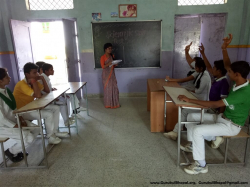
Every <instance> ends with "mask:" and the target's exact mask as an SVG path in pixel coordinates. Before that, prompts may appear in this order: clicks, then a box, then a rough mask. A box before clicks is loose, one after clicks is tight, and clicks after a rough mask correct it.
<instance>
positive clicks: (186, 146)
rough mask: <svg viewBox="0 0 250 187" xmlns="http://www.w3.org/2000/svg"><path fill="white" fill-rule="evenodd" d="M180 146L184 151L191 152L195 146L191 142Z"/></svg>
mask: <svg viewBox="0 0 250 187" xmlns="http://www.w3.org/2000/svg"><path fill="white" fill-rule="evenodd" d="M180 148H181V150H182V151H185V152H189V153H192V152H193V146H192V144H191V143H188V144H187V145H185V146H182V145H180Z"/></svg>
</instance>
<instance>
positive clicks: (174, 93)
mask: <svg viewBox="0 0 250 187" xmlns="http://www.w3.org/2000/svg"><path fill="white" fill-rule="evenodd" d="M163 88H164V90H165V97H166V96H167V94H168V95H169V96H170V98H171V100H172V101H173V103H174V104H175V105H176V106H177V107H178V125H179V128H178V148H177V150H178V151H177V166H178V167H179V165H180V144H181V124H186V125H187V124H188V123H192V124H195V123H199V122H185V121H181V109H183V108H189V109H196V110H197V109H200V110H201V121H200V123H203V116H204V109H205V108H206V107H203V106H201V105H196V104H193V103H187V102H183V101H180V100H179V99H178V96H179V95H185V96H186V97H188V98H191V99H197V98H196V97H195V96H194V95H193V94H191V93H190V92H189V91H187V90H186V89H185V88H174V87H169V86H164V87H163ZM166 103H167V100H165V110H166V108H167V107H166ZM184 156H185V154H184ZM185 158H186V157H185ZM188 164H189V163H184V164H182V165H188Z"/></svg>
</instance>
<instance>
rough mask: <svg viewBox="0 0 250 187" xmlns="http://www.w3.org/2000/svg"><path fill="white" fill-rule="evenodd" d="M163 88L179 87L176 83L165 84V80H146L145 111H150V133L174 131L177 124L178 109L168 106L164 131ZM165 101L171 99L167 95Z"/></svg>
mask: <svg viewBox="0 0 250 187" xmlns="http://www.w3.org/2000/svg"><path fill="white" fill-rule="evenodd" d="M163 86H170V87H180V85H179V84H178V83H177V82H166V81H165V79H148V82H147V110H148V111H150V127H151V132H165V131H171V130H173V129H174V126H175V124H176V123H177V122H178V107H177V106H175V104H173V103H169V104H168V110H167V113H166V116H167V118H166V122H167V123H166V128H165V129H164V93H165V91H164V88H163ZM167 99H168V100H171V98H170V97H169V96H168V95H167Z"/></svg>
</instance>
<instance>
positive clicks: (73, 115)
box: [71, 114, 84, 119]
mask: <svg viewBox="0 0 250 187" xmlns="http://www.w3.org/2000/svg"><path fill="white" fill-rule="evenodd" d="M71 117H72V118H75V114H72V115H71ZM76 117H77V118H79V119H84V117H82V116H81V115H80V114H76Z"/></svg>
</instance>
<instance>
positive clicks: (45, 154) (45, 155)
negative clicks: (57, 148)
mask: <svg viewBox="0 0 250 187" xmlns="http://www.w3.org/2000/svg"><path fill="white" fill-rule="evenodd" d="M37 112H38V115H39V119H38V124H39V126H40V132H41V136H42V145H43V155H44V160H45V167H46V168H48V160H47V151H46V147H45V141H44V136H43V127H42V117H41V111H40V110H37ZM24 155H26V154H24Z"/></svg>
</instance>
